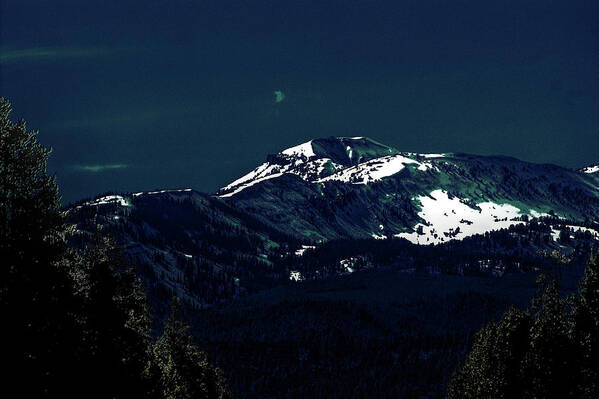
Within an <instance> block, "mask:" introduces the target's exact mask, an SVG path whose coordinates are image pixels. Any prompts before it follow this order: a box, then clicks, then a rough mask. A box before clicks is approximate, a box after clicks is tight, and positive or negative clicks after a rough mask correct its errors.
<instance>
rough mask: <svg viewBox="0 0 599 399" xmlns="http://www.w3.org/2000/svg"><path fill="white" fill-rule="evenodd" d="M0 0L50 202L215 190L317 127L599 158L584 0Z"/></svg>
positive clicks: (591, 20)
mask: <svg viewBox="0 0 599 399" xmlns="http://www.w3.org/2000/svg"><path fill="white" fill-rule="evenodd" d="M0 4H1V9H0V15H1V17H0V18H1V21H0V22H1V31H0V33H1V36H0V40H1V42H0V68H1V70H0V95H2V96H4V97H7V98H9V99H10V100H11V101H12V103H13V108H14V110H15V112H14V116H15V117H19V118H20V117H22V118H25V119H26V120H27V121H28V123H29V126H30V127H31V128H35V129H39V130H40V139H41V141H42V142H43V143H44V144H46V145H49V146H51V147H53V149H54V153H53V155H52V158H51V161H50V163H49V168H50V170H51V171H52V172H55V173H57V175H58V179H59V184H60V185H61V192H62V194H63V199H64V201H65V202H70V201H74V200H76V199H79V198H82V197H85V196H91V195H95V194H97V193H100V192H104V191H109V190H117V191H137V190H149V189H154V188H158V187H160V188H176V187H193V188H196V189H199V190H202V191H214V190H215V189H217V188H218V187H220V186H223V185H225V184H226V183H228V182H229V181H231V180H233V179H235V178H237V177H239V176H240V175H242V174H244V173H246V172H247V171H249V170H250V169H252V168H253V167H255V166H256V165H257V164H259V163H261V162H263V161H264V159H265V156H266V154H267V153H273V152H277V151H279V150H281V149H283V148H286V147H290V146H292V145H295V144H298V143H300V142H303V141H307V140H309V139H311V138H315V137H323V136H331V135H335V136H358V135H359V136H368V137H371V138H374V139H376V140H378V141H380V142H383V143H385V144H388V145H391V146H394V147H396V148H398V149H400V150H405V151H417V152H444V151H456V152H457V151H461V152H470V153H478V154H506V155H512V156H515V157H518V158H521V159H525V160H530V161H535V162H552V163H557V164H560V165H564V166H568V167H580V166H584V165H586V164H589V163H596V162H598V161H599V22H598V21H599V1H596V0H590V1H576V0H567V1H550V0H534V1H533V0H519V1H509V0H501V1H499V0H497V1H481V0H478V1H459V0H451V1H450V0H443V1H441V0H434V1H427V0H416V1H402V0H394V1H386V0H385V1H380V0H379V1H374V0H372V1H368V0H362V1H354V0H340V1H327V0H317V1H300V0H296V1H287V0H276V1H259V0H247V1H227V0H217V1H203V0H196V1H191V0H188V1H183V0H169V1H153V0H145V1H126V0H121V1H118V2H113V1H108V0H102V1H97V0H85V1H81V0H68V1H60V0H47V1H45V0H37V1H33V0H0ZM276 90H280V91H282V92H283V93H284V96H285V98H284V99H283V100H282V101H280V102H277V101H276V100H275V98H276V97H275V94H274V92H275V91H276Z"/></svg>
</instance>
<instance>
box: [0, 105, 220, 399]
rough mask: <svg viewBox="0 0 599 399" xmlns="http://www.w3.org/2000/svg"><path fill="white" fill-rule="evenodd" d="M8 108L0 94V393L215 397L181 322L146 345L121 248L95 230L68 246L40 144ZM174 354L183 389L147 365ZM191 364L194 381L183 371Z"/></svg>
mask: <svg viewBox="0 0 599 399" xmlns="http://www.w3.org/2000/svg"><path fill="white" fill-rule="evenodd" d="M10 111H11V110H10V105H9V103H8V101H6V100H4V99H0V259H1V260H2V261H1V262H2V265H1V267H0V312H1V313H0V314H1V315H2V322H3V326H4V327H5V328H4V329H3V332H4V337H3V338H4V343H5V349H4V351H3V353H2V354H3V360H4V365H5V366H6V369H7V370H6V371H5V374H4V375H3V378H2V381H3V391H4V392H5V393H6V394H8V393H9V392H10V393H11V394H15V396H18V397H25V398H29V397H31V398H38V397H53V398H54V397H63V398H69V397H86V398H89V397H92V398H93V397H98V398H134V397H146V398H152V397H155V398H161V397H163V396H162V394H163V393H168V394H169V397H173V398H175V397H176V398H179V397H211V398H212V397H224V395H220V393H222V392H225V388H223V387H224V384H223V382H222V379H221V377H220V374H219V372H218V370H217V369H215V368H214V367H212V366H210V365H209V364H208V363H207V361H206V358H205V355H203V354H202V353H201V352H199V351H198V350H197V348H195V346H193V343H192V341H191V338H190V337H189V335H186V334H185V333H184V332H185V330H184V329H182V328H181V327H180V324H176V323H175V324H173V323H174V322H173V323H169V324H168V325H169V326H170V327H169V329H168V330H167V332H168V334H166V333H165V336H164V337H163V338H161V340H160V341H159V342H158V343H157V344H156V346H154V345H153V342H152V341H153V340H152V337H151V335H150V332H151V330H150V327H151V325H150V315H149V312H148V309H147V304H146V296H145V293H144V291H143V289H142V285H141V282H140V281H139V279H138V277H137V276H136V274H135V273H134V271H133V270H132V269H131V268H128V267H127V266H126V265H125V263H124V262H123V260H122V257H121V254H122V251H120V250H119V249H118V248H117V247H116V246H115V245H114V244H112V243H111V242H110V240H108V239H107V238H105V237H101V236H100V235H99V234H96V235H94V236H93V237H92V239H90V240H88V241H87V245H86V246H84V247H83V248H79V249H80V251H79V252H76V251H75V250H74V249H72V248H70V247H69V246H68V245H67V240H66V238H67V237H68V236H70V235H71V234H72V233H73V232H72V231H71V229H70V228H67V226H66V224H65V218H64V214H63V212H62V211H61V210H60V198H59V197H58V189H57V186H56V184H55V182H54V179H53V178H51V177H49V176H48V175H47V174H46V160H47V157H48V154H49V150H47V149H45V148H43V147H42V146H41V145H40V144H39V143H38V142H37V140H36V134H37V133H36V132H33V131H27V129H26V126H25V123H24V122H20V123H18V124H15V123H13V122H11V121H10V120H9V119H8V117H9V114H10ZM176 320H177V323H181V322H180V321H179V319H176ZM173 331H174V332H173ZM165 337H166V338H165ZM179 339H181V340H182V341H181V342H178V340H179ZM165 342H166V344H165ZM171 350H172V351H173V353H171V352H169V351H171ZM181 353H183V356H182V355H181ZM155 354H160V357H155V356H154V355H155ZM180 358H182V359H183V360H182V361H181V362H180V363H176V364H177V369H176V370H177V372H178V373H179V374H177V375H183V378H184V379H183V382H184V383H185V384H187V385H185V387H186V389H187V390H186V393H187V396H180V395H179V396H178V395H174V396H173V395H170V394H171V393H172V392H178V389H179V388H180V385H179V382H180V381H179V380H176V381H171V380H169V379H166V380H165V379H164V378H162V377H160V375H159V374H156V373H155V371H156V370H157V368H158V369H159V368H160V366H161V365H162V364H161V363H159V362H155V360H157V359H177V362H179V359H180ZM199 371H202V373H203V374H198V375H201V376H202V378H201V384H199V385H198V384H195V382H196V380H194V379H193V378H192V375H195V373H196V372H199ZM163 375H167V374H163ZM171 383H173V384H175V383H177V385H172V386H171V385H170V384H171ZM216 393H218V394H219V395H220V396H219V395H217V394H216Z"/></svg>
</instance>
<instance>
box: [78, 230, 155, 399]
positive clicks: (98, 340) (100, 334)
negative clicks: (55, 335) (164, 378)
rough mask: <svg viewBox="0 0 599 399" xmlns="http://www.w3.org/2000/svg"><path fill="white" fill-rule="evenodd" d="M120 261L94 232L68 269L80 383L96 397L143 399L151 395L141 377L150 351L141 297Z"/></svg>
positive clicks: (145, 376)
mask: <svg viewBox="0 0 599 399" xmlns="http://www.w3.org/2000/svg"><path fill="white" fill-rule="evenodd" d="M121 256H122V252H121V250H120V249H119V248H118V247H117V246H116V245H115V244H114V243H113V242H112V241H111V240H110V239H108V238H106V237H102V236H101V235H100V233H99V232H97V233H96V234H95V235H94V237H93V238H92V240H91V243H90V245H88V246H87V247H86V248H85V250H84V252H83V255H82V256H81V257H78V258H77V259H78V262H77V264H78V265H77V267H74V268H73V269H72V270H73V272H74V273H75V276H74V277H75V281H76V282H77V284H76V287H77V293H78V297H79V298H80V299H81V302H82V303H83V306H82V310H83V317H82V318H83V330H84V331H83V338H84V341H85V343H86V352H85V355H86V358H85V359H84V364H86V365H87V370H86V375H85V378H84V379H85V381H86V385H87V386H88V389H90V390H91V391H92V392H94V393H95V394H96V395H98V396H99V397H110V398H119V397H122V398H128V397H135V396H140V395H143V396H147V395H150V393H151V392H152V391H153V387H152V380H151V376H150V375H148V374H147V373H146V369H147V367H148V363H149V362H150V356H149V347H150V345H151V336H150V334H151V319H150V315H149V311H148V306H147V302H146V296H145V293H144V291H143V289H142V286H141V282H140V281H139V279H138V278H137V276H136V275H135V272H134V271H133V270H132V269H130V268H127V267H126V266H125V265H124V262H123V260H122V257H121ZM106 381H110V383H109V384H106Z"/></svg>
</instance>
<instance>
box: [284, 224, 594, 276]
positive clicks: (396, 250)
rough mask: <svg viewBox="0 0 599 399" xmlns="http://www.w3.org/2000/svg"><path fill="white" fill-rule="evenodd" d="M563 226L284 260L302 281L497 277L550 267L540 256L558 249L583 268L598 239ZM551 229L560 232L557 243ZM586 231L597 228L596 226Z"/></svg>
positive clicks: (359, 243) (386, 243) (320, 249)
mask: <svg viewBox="0 0 599 399" xmlns="http://www.w3.org/2000/svg"><path fill="white" fill-rule="evenodd" d="M571 224H574V222H572V223H571ZM568 225H570V224H568V223H567V222H566V221H561V220H557V219H553V218H545V219H544V220H542V221H540V222H538V221H536V220H532V221H530V222H529V223H526V224H519V225H513V226H510V227H509V228H506V229H502V230H498V231H491V232H486V233H484V234H480V235H475V236H471V237H466V238H464V239H463V240H454V241H448V242H446V243H443V244H437V245H429V246H422V245H415V244H412V243H410V242H409V241H407V240H404V239H401V238H391V239H386V240H372V239H361V240H360V239H356V240H332V241H329V242H326V243H324V244H321V245H319V246H317V247H315V248H313V249H307V250H306V251H305V252H304V253H303V255H302V256H301V257H292V256H290V257H289V258H288V259H287V261H288V264H289V265H290V266H289V267H291V268H293V269H294V270H297V271H299V272H300V273H301V274H302V276H303V277H304V278H305V279H319V278H324V277H330V276H337V275H339V274H346V273H348V270H347V268H346V265H348V264H349V265H350V266H351V268H352V271H358V270H364V269H372V268H381V267H387V268H392V269H400V270H404V271H406V272H413V273H428V274H431V273H444V274H458V275H471V276H502V275H504V274H506V273H522V272H529V271H538V270H546V269H548V268H551V266H552V264H553V263H552V261H551V259H547V258H544V257H543V256H539V253H540V252H543V251H549V252H550V251H553V250H556V249H560V250H561V251H564V252H567V253H568V256H569V258H570V260H571V264H572V265H578V266H581V269H582V266H584V264H585V262H586V261H587V259H588V254H589V253H590V252H591V249H592V248H593V246H594V245H596V243H597V237H594V236H593V234H592V233H591V232H590V231H572V229H571V228H570V227H567V226H568ZM552 226H555V227H556V228H559V229H561V230H560V231H561V233H560V235H559V237H558V239H557V241H556V240H554V239H553V237H552ZM589 226H592V227H594V228H595V229H597V226H596V225H595V224H591V225H589ZM348 262H349V263H348Z"/></svg>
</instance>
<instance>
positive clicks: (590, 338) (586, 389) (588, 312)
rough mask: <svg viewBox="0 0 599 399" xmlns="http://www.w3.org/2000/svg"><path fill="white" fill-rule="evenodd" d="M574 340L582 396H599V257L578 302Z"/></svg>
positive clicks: (583, 283)
mask: <svg viewBox="0 0 599 399" xmlns="http://www.w3.org/2000/svg"><path fill="white" fill-rule="evenodd" d="M572 337H573V340H574V344H575V345H576V346H577V349H578V351H579V352H578V355H579V357H578V362H579V366H580V381H579V384H580V385H579V392H580V396H581V397H582V398H596V397H597V396H599V366H598V365H599V255H597V254H595V255H594V256H593V257H592V258H591V260H590V261H589V266H588V267H587V268H586V270H585V274H584V277H583V279H582V281H581V284H580V287H579V289H578V295H577V296H576V297H575V299H574V311H573V329H572Z"/></svg>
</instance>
